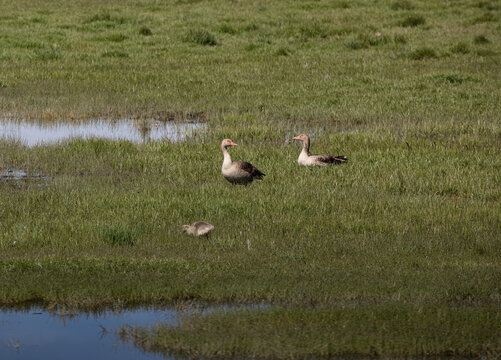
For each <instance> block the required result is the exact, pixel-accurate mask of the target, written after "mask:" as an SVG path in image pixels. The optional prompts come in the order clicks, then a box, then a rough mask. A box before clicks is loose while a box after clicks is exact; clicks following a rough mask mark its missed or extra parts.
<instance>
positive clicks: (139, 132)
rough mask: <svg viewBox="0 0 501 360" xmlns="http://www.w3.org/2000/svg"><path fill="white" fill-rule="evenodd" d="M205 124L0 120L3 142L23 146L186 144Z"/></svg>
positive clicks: (143, 120)
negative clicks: (97, 140)
mask: <svg viewBox="0 0 501 360" xmlns="http://www.w3.org/2000/svg"><path fill="white" fill-rule="evenodd" d="M205 126H206V125H205V124H204V123H196V122H195V123H175V122H171V121H159V120H154V119H141V120H133V119H118V120H104V119H97V120H88V121H81V122H75V121H74V122H61V121H58V122H50V123H47V122H42V121H38V122H33V121H27V120H12V119H1V118H0V139H9V140H13V141H19V142H20V143H21V144H23V145H27V146H30V147H31V146H35V145H41V144H52V143H57V142H61V141H65V140H69V139H74V138H82V139H90V138H101V139H109V140H129V141H132V142H135V143H141V142H147V141H151V140H169V141H174V142H179V141H186V140H187V139H188V138H189V137H192V136H193V135H194V134H195V131H197V130H203V129H205Z"/></svg>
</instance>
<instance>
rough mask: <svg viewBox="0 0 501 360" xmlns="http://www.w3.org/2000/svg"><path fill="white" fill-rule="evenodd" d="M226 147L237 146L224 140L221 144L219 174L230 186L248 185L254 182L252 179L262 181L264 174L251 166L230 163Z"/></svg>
mask: <svg viewBox="0 0 501 360" xmlns="http://www.w3.org/2000/svg"><path fill="white" fill-rule="evenodd" d="M228 146H237V144H235V143H234V142H233V141H231V140H230V139H224V140H223V141H222V142H221V151H222V152H223V156H224V160H223V167H222V168H221V173H222V174H223V176H224V178H225V179H226V180H228V181H229V182H230V183H232V184H241V185H248V184H250V183H251V182H252V181H254V179H258V180H262V179H263V176H265V174H263V173H262V172H261V171H259V170H258V169H257V168H255V167H254V166H253V165H252V164H250V163H248V162H245V161H231V157H230V153H229V152H228V149H227V148H228Z"/></svg>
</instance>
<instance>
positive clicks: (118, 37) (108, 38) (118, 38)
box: [103, 34, 128, 42]
mask: <svg viewBox="0 0 501 360" xmlns="http://www.w3.org/2000/svg"><path fill="white" fill-rule="evenodd" d="M127 39H128V38H127V36H126V35H124V34H111V35H108V36H106V37H104V38H103V40H104V41H110V42H122V41H125V40H127Z"/></svg>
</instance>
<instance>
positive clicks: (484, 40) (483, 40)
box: [473, 35, 489, 45]
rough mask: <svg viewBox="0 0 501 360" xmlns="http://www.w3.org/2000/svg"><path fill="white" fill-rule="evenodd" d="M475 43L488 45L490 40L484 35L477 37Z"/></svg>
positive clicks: (474, 39)
mask: <svg viewBox="0 0 501 360" xmlns="http://www.w3.org/2000/svg"><path fill="white" fill-rule="evenodd" d="M473 42H474V43H475V44H477V45H480V44H487V43H489V39H487V38H486V37H485V36H484V35H477V36H475V37H474V38H473Z"/></svg>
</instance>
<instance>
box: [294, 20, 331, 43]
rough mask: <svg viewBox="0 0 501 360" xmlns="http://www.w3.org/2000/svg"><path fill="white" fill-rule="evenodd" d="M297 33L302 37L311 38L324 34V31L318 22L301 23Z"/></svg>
mask: <svg viewBox="0 0 501 360" xmlns="http://www.w3.org/2000/svg"><path fill="white" fill-rule="evenodd" d="M299 33H300V36H301V38H303V39H312V38H317V37H322V36H325V35H326V31H325V29H324V28H323V26H322V25H320V24H319V23H318V22H311V23H307V24H303V25H302V26H301V27H300V28H299Z"/></svg>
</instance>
